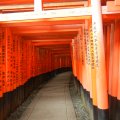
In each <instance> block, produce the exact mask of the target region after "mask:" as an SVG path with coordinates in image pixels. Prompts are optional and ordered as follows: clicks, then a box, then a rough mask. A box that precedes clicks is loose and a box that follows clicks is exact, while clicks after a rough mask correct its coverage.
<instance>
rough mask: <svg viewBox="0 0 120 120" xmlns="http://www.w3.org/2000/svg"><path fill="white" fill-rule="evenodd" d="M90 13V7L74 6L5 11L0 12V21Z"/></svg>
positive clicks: (85, 14)
mask: <svg viewBox="0 0 120 120" xmlns="http://www.w3.org/2000/svg"><path fill="white" fill-rule="evenodd" d="M89 15H91V8H90V7H85V8H74V9H62V10H49V11H42V12H41V13H40V14H36V13H34V12H21V13H6V14H0V22H2V21H18V20H35V19H48V18H64V17H70V16H74V17H77V16H81V17H84V18H85V16H89Z"/></svg>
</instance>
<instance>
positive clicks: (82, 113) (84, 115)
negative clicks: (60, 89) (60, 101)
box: [69, 80, 90, 120]
mask: <svg viewBox="0 0 120 120" xmlns="http://www.w3.org/2000/svg"><path fill="white" fill-rule="evenodd" d="M69 89H70V95H71V98H72V102H73V106H74V109H75V113H76V118H77V120H90V117H89V113H88V111H87V110H86V108H85V107H84V105H83V103H82V100H81V98H80V96H79V95H78V93H77V90H76V89H75V86H74V81H73V80H71V81H70V84H69Z"/></svg>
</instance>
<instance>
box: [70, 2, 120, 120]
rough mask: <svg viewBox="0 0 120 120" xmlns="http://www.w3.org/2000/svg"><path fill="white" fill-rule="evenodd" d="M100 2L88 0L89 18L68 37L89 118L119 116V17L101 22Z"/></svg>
mask: <svg viewBox="0 0 120 120" xmlns="http://www.w3.org/2000/svg"><path fill="white" fill-rule="evenodd" d="M100 2H101V1H100V0H98V1H96V0H92V1H91V5H92V19H91V20H85V24H84V25H83V26H82V27H81V29H80V30H79V33H78V35H77V37H75V38H74V39H73V40H72V44H71V52H72V66H73V74H74V76H75V78H76V79H77V80H78V81H79V82H80V84H81V85H82V87H83V89H84V90H85V91H87V93H88V94H89V98H90V99H91V100H92V105H93V117H91V118H92V119H93V120H119V119H120V115H119V112H120V79H119V78H120V75H119V71H120V58H119V57H120V55H119V51H120V45H119V44H120V43H119V40H120V36H119V32H120V20H119V19H115V20H113V21H110V22H107V23H106V22H104V20H103V19H102V11H101V4H100ZM88 101H89V100H88ZM88 101H87V102H88ZM94 108H97V110H96V109H94Z"/></svg>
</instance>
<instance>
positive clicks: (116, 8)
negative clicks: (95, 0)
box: [107, 0, 120, 12]
mask: <svg viewBox="0 0 120 120" xmlns="http://www.w3.org/2000/svg"><path fill="white" fill-rule="evenodd" d="M119 1H120V0H119ZM107 10H108V11H109V12H120V6H116V5H115V1H108V2H107Z"/></svg>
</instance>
